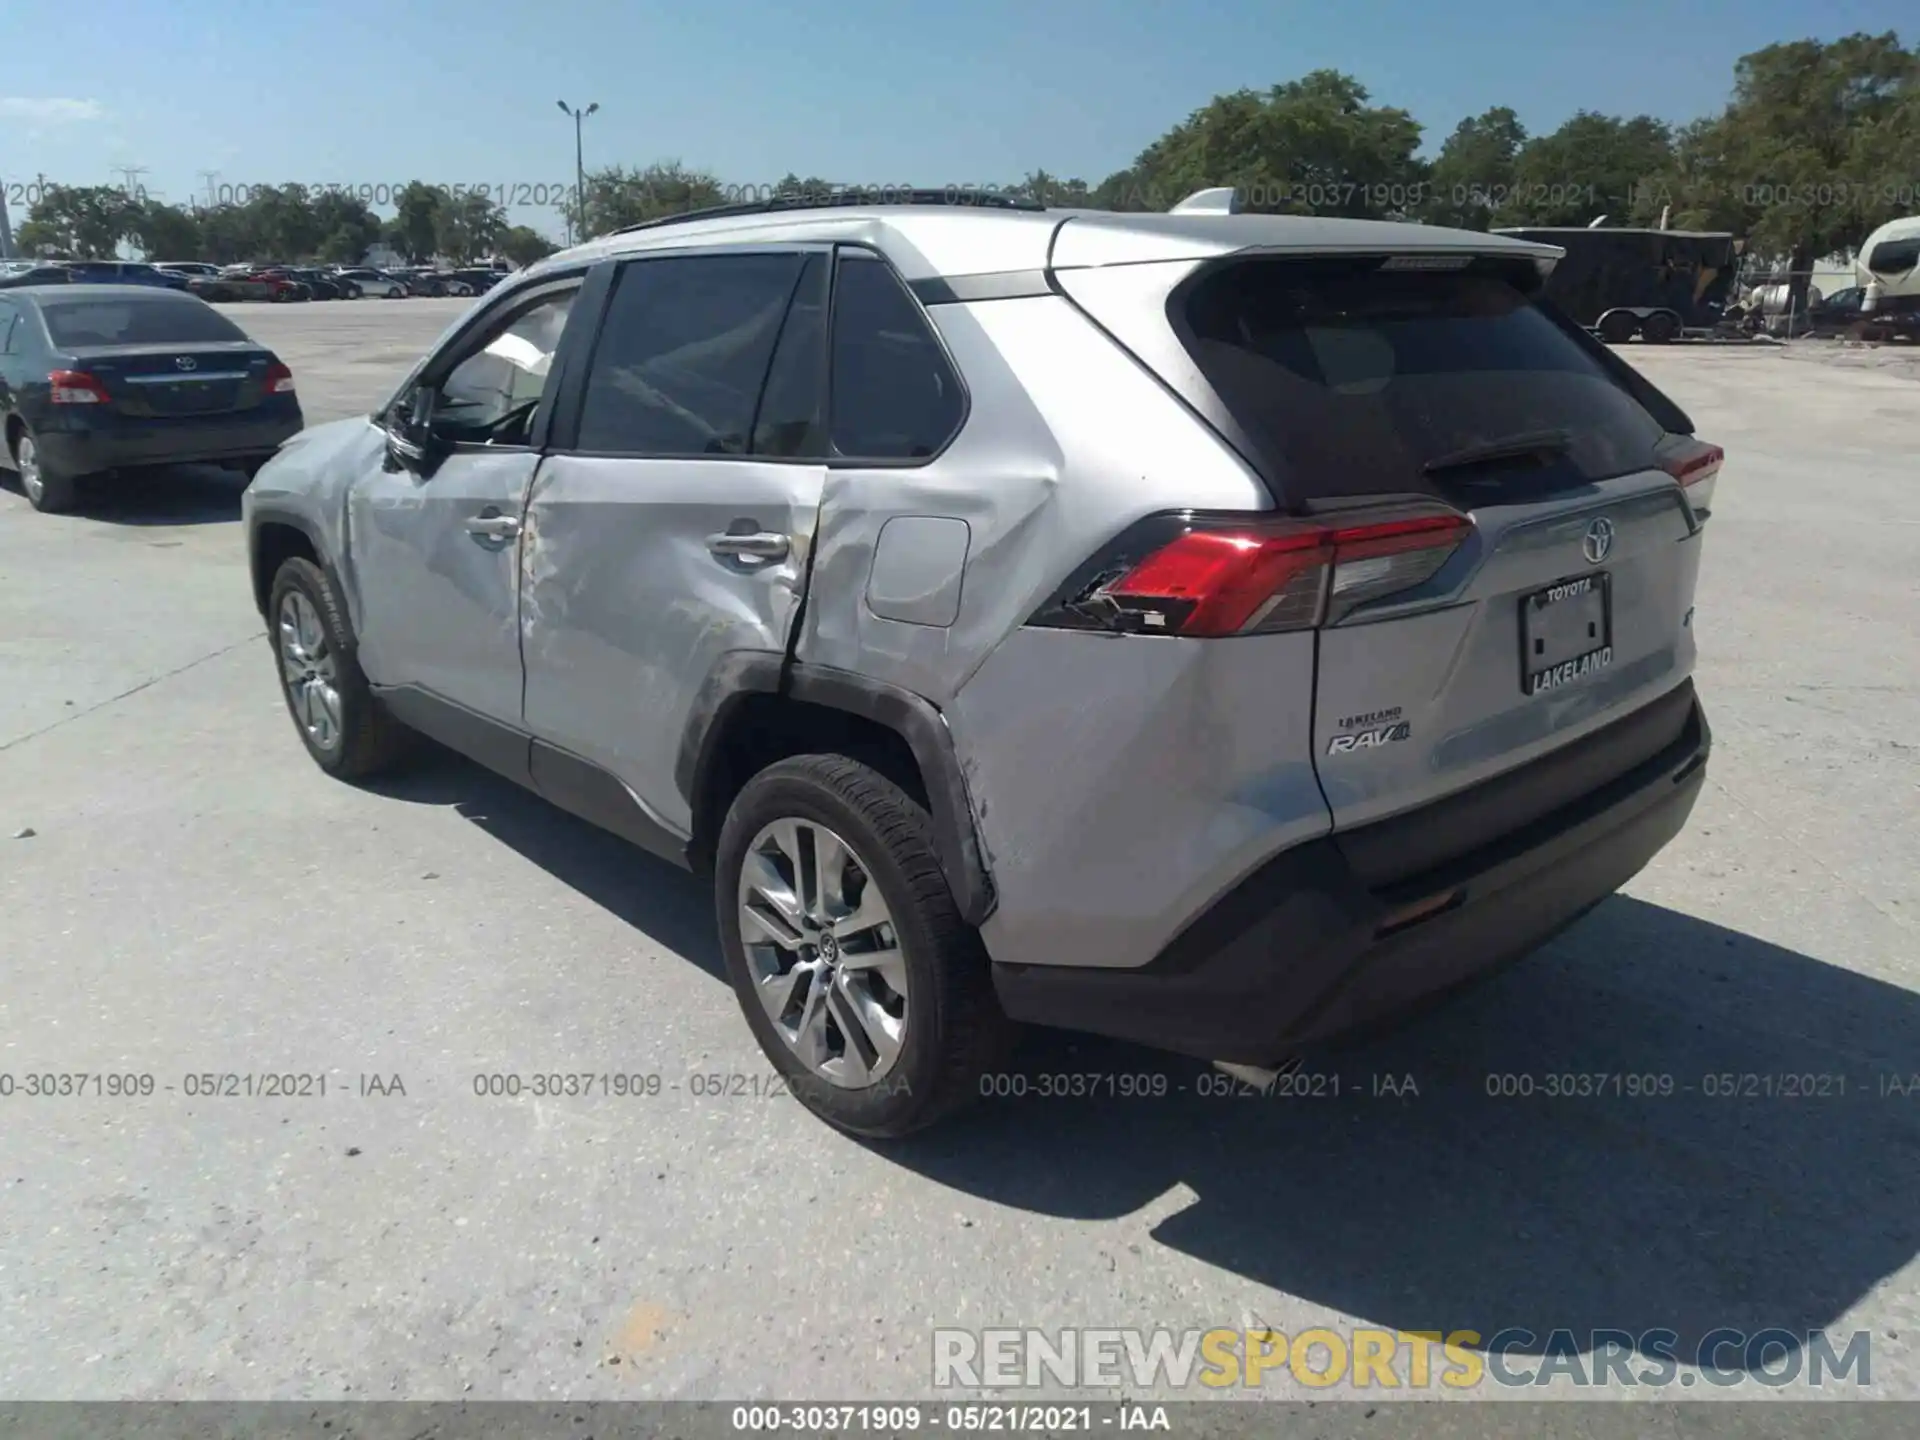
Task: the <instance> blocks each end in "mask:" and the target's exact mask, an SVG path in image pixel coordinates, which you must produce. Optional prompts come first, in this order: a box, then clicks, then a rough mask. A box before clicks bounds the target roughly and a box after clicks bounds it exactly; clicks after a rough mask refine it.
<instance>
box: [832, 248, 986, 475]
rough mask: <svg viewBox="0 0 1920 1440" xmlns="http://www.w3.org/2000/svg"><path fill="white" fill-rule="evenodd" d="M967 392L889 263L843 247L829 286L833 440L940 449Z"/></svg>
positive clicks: (901, 451)
mask: <svg viewBox="0 0 1920 1440" xmlns="http://www.w3.org/2000/svg"><path fill="white" fill-rule="evenodd" d="M965 417H966V397H965V395H964V394H963V393H962V391H961V389H960V377H959V376H958V375H956V374H955V373H954V370H953V366H952V365H951V364H950V363H949V362H948V360H947V352H946V350H945V349H944V348H943V347H942V346H941V344H940V341H939V339H938V337H937V336H935V335H934V333H933V329H932V327H931V326H929V325H928V323H927V317H926V315H925V314H923V313H922V312H921V309H920V306H919V304H918V303H917V302H916V301H915V300H914V298H913V296H912V295H910V294H908V293H907V287H906V286H905V285H903V284H902V283H901V282H900V277H899V276H897V275H895V274H894V273H893V267H892V266H890V265H888V264H887V263H886V262H885V261H883V260H881V259H880V258H879V257H878V256H876V255H873V254H872V253H870V252H868V251H865V250H844V251H842V252H841V256H840V270H839V275H838V277H837V279H836V283H835V285H834V292H833V422H832V428H833V448H834V450H835V452H836V453H838V454H840V455H842V456H845V457H848V458H854V459H863V460H882V461H887V460H893V461H899V460H922V459H926V458H928V457H929V456H932V455H935V454H938V453H939V452H940V451H941V450H942V449H944V448H945V447H946V444H947V442H948V441H949V440H951V439H952V438H953V435H954V432H955V431H956V430H958V429H959V428H960V422H961V421H962V420H963V419H964V418H965Z"/></svg>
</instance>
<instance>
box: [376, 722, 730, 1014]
mask: <svg viewBox="0 0 1920 1440" xmlns="http://www.w3.org/2000/svg"><path fill="white" fill-rule="evenodd" d="M424 750H425V753H423V755H422V756H421V759H420V762H419V764H418V765H417V766H416V767H415V768H413V769H410V770H408V771H406V772H405V773H403V774H399V775H395V776H394V777H392V778H391V779H386V780H382V781H380V782H378V783H377V784H376V785H374V786H372V787H370V788H373V789H376V790H378V791H379V793H381V794H383V795H388V796H391V797H392V798H394V799H396V800H410V801H412V802H414V803H415V804H421V805H450V806H452V807H453V809H454V810H455V811H457V812H458V813H459V814H461V815H462V816H464V817H465V818H466V819H468V820H470V821H472V822H473V823H474V824H475V825H478V826H479V827H480V828H481V829H482V830H484V831H486V832H487V834H489V835H491V836H493V837H494V838H495V839H497V840H499V841H501V842H502V843H503V844H506V845H508V846H511V847H512V848H513V849H514V850H515V851H517V852H518V853H519V854H521V855H523V856H525V857H526V858H527V859H528V860H531V861H532V862H533V863H534V864H536V865H538V866H539V867H540V868H541V869H543V870H545V871H546V872H547V873H548V874H550V875H552V876H553V877H554V878H555V879H557V880H559V881H560V882H561V883H563V884H565V885H567V886H569V887H571V888H572V889H574V890H576V891H578V892H579V893H580V894H581V895H584V896H585V897H586V898H587V899H589V900H591V901H592V902H593V903H594V904H596V905H598V906H599V907H600V908H601V909H603V910H605V911H607V912H608V913H610V914H612V915H616V916H618V917H619V918H620V919H622V920H624V921H625V922H626V923H627V924H629V925H631V926H632V927H633V928H634V929H636V930H638V931H640V932H641V933H642V934H644V935H646V936H647V937H648V938H649V939H651V940H653V941H655V942H656V943H658V944H660V945H664V946H667V947H668V948H670V949H671V950H673V951H674V952H675V953H676V954H679V955H681V956H684V957H685V958H686V959H688V960H691V961H692V962H693V963H694V964H695V965H697V966H699V967H700V968H701V969H702V970H704V971H706V972H707V973H708V974H709V975H711V976H713V977H714V978H715V979H717V980H719V981H720V982H721V983H722V984H726V983H727V967H726V963H725V961H723V960H722V959H721V958H720V937H719V933H718V931H717V930H716V929H715V928H714V919H713V892H712V890H711V888H710V887H709V886H707V885H706V884H705V883H703V882H701V881H698V880H695V879H694V878H693V876H691V875H689V874H688V873H687V872H686V871H684V870H681V869H679V868H678V867H677V866H674V865H670V864H668V863H667V862H666V861H664V860H660V859H657V858H655V857H654V856H652V855H649V854H647V852H646V851H644V850H642V849H640V848H639V847H638V846H635V845H632V844H629V843H628V842H627V841H625V840H622V839H620V838H619V837H618V836H616V835H610V834H608V833H607V832H606V831H604V830H602V829H600V828H598V827H597V826H594V825H590V824H588V823H587V822H586V821H584V820H579V819H576V818H575V817H573V816H572V815H569V814H568V813H567V812H566V811H564V810H562V809H560V808H559V807H558V806H556V805H553V804H551V803H550V802H548V801H547V800H545V799H542V798H541V797H540V796H538V795H535V794H534V793H533V792H532V791H530V790H526V789H523V788H522V787H521V786H519V785H516V784H514V783H513V782H512V781H511V780H503V779H502V778H501V777H500V776H498V775H495V774H494V773H493V772H492V771H490V770H487V769H485V768H484V767H482V766H480V765H477V764H475V763H473V762H472V761H470V760H467V759H464V758H463V757H461V756H458V755H455V754H454V753H452V752H451V751H448V750H444V749H441V748H440V747H439V746H437V745H428V746H426V747H424ZM727 1003H728V1004H731V1003H732V1001H731V1000H730V999H729V1000H728V1001H727Z"/></svg>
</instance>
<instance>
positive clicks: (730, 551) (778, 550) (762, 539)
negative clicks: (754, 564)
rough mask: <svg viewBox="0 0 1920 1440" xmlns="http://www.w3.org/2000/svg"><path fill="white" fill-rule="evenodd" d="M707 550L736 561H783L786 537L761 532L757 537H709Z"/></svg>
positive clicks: (785, 551)
mask: <svg viewBox="0 0 1920 1440" xmlns="http://www.w3.org/2000/svg"><path fill="white" fill-rule="evenodd" d="M707 549H709V550H711V551H712V552H713V553H714V554H716V555H722V556H726V557H727V558H729V559H738V560H784V559H786V557H787V549H788V545H787V537H786V536H784V535H776V534H774V533H773V532H772V531H770V530H762V531H760V532H759V533H758V534H757V535H709V536H707Z"/></svg>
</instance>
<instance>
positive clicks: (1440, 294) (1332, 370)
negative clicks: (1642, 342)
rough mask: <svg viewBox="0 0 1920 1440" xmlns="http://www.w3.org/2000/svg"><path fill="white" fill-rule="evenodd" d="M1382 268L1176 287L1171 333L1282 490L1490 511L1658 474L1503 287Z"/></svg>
mask: <svg viewBox="0 0 1920 1440" xmlns="http://www.w3.org/2000/svg"><path fill="white" fill-rule="evenodd" d="M1380 264H1381V262H1380V260H1379V259H1378V258H1372V259H1368V260H1365V261H1359V262H1355V261H1348V260H1335V261H1304V262H1303V261H1273V260H1252V261H1244V262H1241V263H1238V264H1234V265H1230V266H1227V267H1226V268H1224V269H1221V270H1217V271H1215V272H1213V273H1211V274H1209V275H1206V276H1203V277H1202V278H1201V279H1200V280H1199V281H1198V282H1197V283H1196V284H1195V285H1193V286H1192V287H1191V288H1190V289H1189V290H1187V291H1186V292H1185V293H1184V294H1183V293H1182V292H1180V291H1176V292H1175V296H1174V299H1173V305H1174V306H1175V313H1174V314H1173V316H1172V318H1173V320H1174V328H1175V330H1176V332H1177V333H1179V334H1180V336H1181V338H1182V341H1183V343H1184V344H1185V345H1186V347H1187V349H1188V351H1189V353H1190V354H1191V355H1192V357H1193V360H1194V362H1195V364H1196V365H1197V366H1198V367H1199V369H1200V370H1201V372H1202V373H1203V374H1204V375H1205V377H1206V378H1207V380H1208V382H1209V383H1210V384H1211V385H1212V386H1213V388H1214V390H1215V392H1216V393H1217V394H1218V396H1219V397H1220V400H1221V402H1222V403H1223V404H1224V406H1225V407H1226V409H1227V411H1228V412H1229V413H1230V414H1231V415H1232V417H1233V418H1234V420H1235V422H1236V423H1237V424H1238V425H1239V426H1240V427H1241V428H1242V429H1243V430H1244V431H1246V432H1247V434H1248V436H1249V437H1250V438H1251V439H1252V440H1253V441H1254V443H1255V444H1256V445H1257V446H1259V447H1260V448H1261V449H1262V450H1263V451H1264V452H1265V454H1264V457H1263V458H1265V459H1267V460H1268V461H1270V463H1271V466H1272V468H1273V469H1274V470H1276V471H1277V472H1278V473H1279V477H1280V479H1281V481H1282V484H1283V486H1284V488H1285V489H1286V490H1287V492H1288V493H1289V495H1291V496H1293V497H1294V498H1298V499H1303V500H1324V499H1339V498H1345V497H1357V496H1371V495H1392V494H1424V495H1440V496H1444V497H1445V498H1448V499H1451V500H1453V501H1455V502H1456V503H1463V504H1467V505H1470V506H1471V505H1480V504H1499V503H1507V502H1512V501H1517V500H1523V499H1528V498H1533V497H1535V496H1538V495H1540V494H1543V493H1548V492H1551V491H1554V490H1558V489H1564V488H1567V487H1570V486H1575V485H1581V484H1586V483H1589V482H1591V481H1595V480H1600V479H1604V478H1608V477H1611V476H1616V475H1623V474H1628V473H1631V472H1633V471H1636V470H1643V469H1647V468H1650V467H1652V466H1653V465H1654V464H1655V463H1656V457H1655V446H1656V445H1657V444H1658V443H1659V442H1660V440H1661V439H1662V438H1663V436H1664V434H1665V431H1664V430H1663V429H1662V427H1661V425H1660V424H1659V423H1658V422H1657V421H1656V420H1655V419H1654V418H1653V416H1652V415H1651V414H1649V413H1648V411H1647V410H1646V409H1645V408H1643V407H1642V406H1641V405H1640V404H1639V402H1638V401H1636V400H1635V399H1634V398H1633V396H1631V395H1630V394H1628V393H1627V391H1626V390H1624V389H1623V388H1621V386H1620V384H1619V383H1617V382H1616V381H1615V380H1614V378H1613V377H1612V376H1611V375H1610V374H1609V373H1608V372H1607V370H1606V369H1605V368H1603V366H1602V364H1601V363H1600V361H1599V360H1598V359H1596V358H1595V357H1594V356H1593V355H1591V354H1590V353H1589V352H1588V351H1587V350H1586V349H1585V348H1583V347H1582V346H1581V345H1580V344H1579V343H1578V341H1576V340H1575V339H1574V337H1573V336H1571V335H1570V334H1568V333H1567V331H1566V329H1564V328H1563V327H1562V326H1561V325H1560V324H1559V323H1557V322H1556V321H1555V320H1554V319H1553V318H1552V317H1550V316H1548V315H1547V314H1546V313H1544V312H1543V311H1542V310H1540V309H1539V308H1538V307H1537V306H1535V305H1534V304H1533V303H1532V302H1531V301H1530V300H1529V299H1528V297H1527V296H1525V295H1523V294H1522V293H1521V292H1520V291H1519V290H1518V289H1516V288H1515V287H1514V286H1513V285H1512V284H1511V283H1509V282H1508V281H1507V280H1506V279H1504V278H1503V277H1501V276H1500V275H1498V274H1496V273H1479V272H1475V271H1458V272H1448V271H1430V270H1429V271H1420V270H1406V271H1386V272H1383V271H1382V270H1381V269H1380ZM1507 452H1510V453H1507ZM1476 455H1481V456H1485V457H1487V458H1482V459H1478V460H1476V459H1474V458H1472V457H1474V456H1476Z"/></svg>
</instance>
